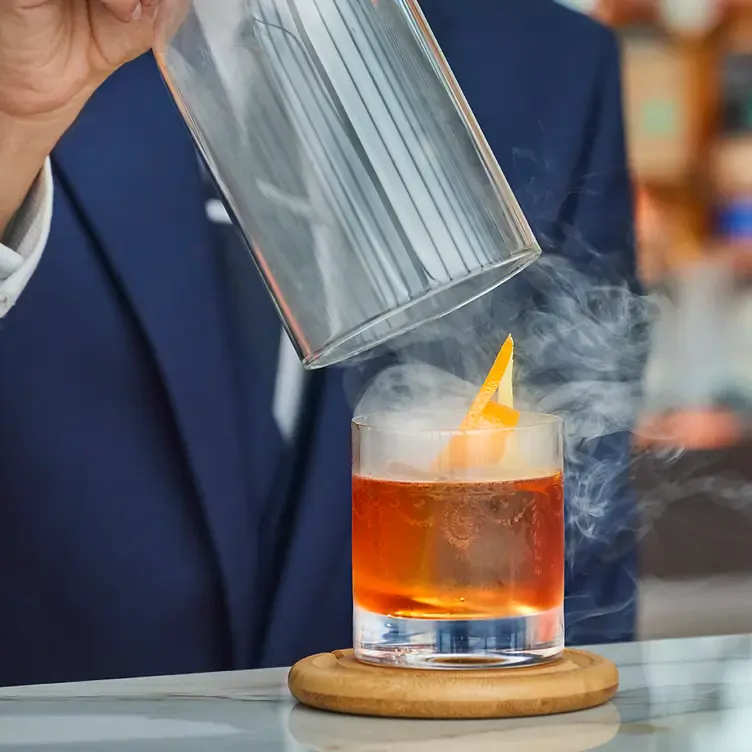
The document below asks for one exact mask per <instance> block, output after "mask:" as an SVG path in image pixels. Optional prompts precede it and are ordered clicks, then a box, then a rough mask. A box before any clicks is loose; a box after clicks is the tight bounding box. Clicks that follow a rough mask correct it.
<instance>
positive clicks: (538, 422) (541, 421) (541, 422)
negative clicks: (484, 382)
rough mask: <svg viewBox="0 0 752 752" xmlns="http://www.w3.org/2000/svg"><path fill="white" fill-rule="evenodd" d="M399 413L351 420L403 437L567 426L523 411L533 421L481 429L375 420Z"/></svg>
mask: <svg viewBox="0 0 752 752" xmlns="http://www.w3.org/2000/svg"><path fill="white" fill-rule="evenodd" d="M449 412H451V414H456V415H457V416H459V417H460V419H461V418H462V417H464V414H463V413H461V412H459V411H449ZM427 414H428V413H427V411H414V412H413V413H412V415H414V416H418V415H427ZM397 415H398V413H390V412H376V413H367V414H365V415H356V416H355V417H354V418H353V419H352V421H351V424H352V427H353V428H354V429H358V430H364V431H372V432H374V433H381V434H399V435H400V436H428V435H435V434H446V435H461V436H473V435H487V434H493V433H515V434H519V433H522V432H525V431H540V430H544V429H552V428H553V429H556V430H557V431H559V432H561V431H562V429H563V426H564V420H563V419H562V418H560V417H559V416H557V415H551V414H549V413H538V412H534V411H525V410H522V411H520V415H521V416H522V417H523V418H527V419H528V420H532V422H527V423H524V424H523V425H516V426H479V427H478V428H467V429H462V428H460V427H458V426H456V425H455V426H447V427H441V426H419V427H416V426H409V425H408V426H402V425H396V424H393V425H384V424H378V423H374V422H373V420H374V419H376V418H383V417H386V416H389V417H395V416H397Z"/></svg>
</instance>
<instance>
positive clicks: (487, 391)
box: [434, 335, 520, 470]
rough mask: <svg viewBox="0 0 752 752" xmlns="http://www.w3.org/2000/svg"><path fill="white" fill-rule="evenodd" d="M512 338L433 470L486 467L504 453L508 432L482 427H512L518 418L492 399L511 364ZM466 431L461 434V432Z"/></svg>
mask: <svg viewBox="0 0 752 752" xmlns="http://www.w3.org/2000/svg"><path fill="white" fill-rule="evenodd" d="M513 357H514V340H513V339H512V337H511V335H510V336H509V337H508V338H507V340H506V342H505V343H504V345H503V346H502V348H501V350H500V351H499V354H498V355H497V356H496V360H495V361H494V364H493V366H492V367H491V370H490V371H489V372H488V376H486V379H485V381H484V382H483V385H482V386H481V388H480V389H479V390H478V393H477V395H476V396H475V399H474V400H473V401H472V404H471V405H470V409H469V410H468V412H467V415H465V417H464V419H463V420H462V423H461V424H460V428H459V432H458V433H457V434H456V435H454V436H453V437H452V438H451V439H450V441H449V443H448V444H447V446H446V448H445V449H444V451H443V452H442V453H441V454H440V455H439V457H438V458H437V460H436V462H435V464H434V469H435V470H459V469H463V470H467V469H468V468H471V467H486V466H488V465H493V464H495V463H497V462H498V461H499V460H500V459H501V457H502V456H503V454H504V450H505V448H506V444H507V439H508V436H509V434H508V432H507V431H503V430H499V431H492V430H489V431H483V430H479V429H484V428H499V429H503V428H514V427H515V426H517V424H518V423H519V421H520V413H519V412H518V411H517V410H515V409H514V408H512V407H511V406H508V405H504V404H502V403H500V402H495V401H493V398H494V395H495V394H496V393H497V392H498V391H499V386H500V385H501V382H502V380H503V379H504V376H505V374H506V372H507V369H508V368H509V367H510V366H511V364H512V359H513ZM465 431H466V432H467V433H463V432H465Z"/></svg>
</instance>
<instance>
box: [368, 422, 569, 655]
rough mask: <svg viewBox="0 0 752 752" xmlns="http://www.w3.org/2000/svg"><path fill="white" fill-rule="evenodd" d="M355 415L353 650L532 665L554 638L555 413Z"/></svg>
mask: <svg viewBox="0 0 752 752" xmlns="http://www.w3.org/2000/svg"><path fill="white" fill-rule="evenodd" d="M461 418H462V416H461V415H460V416H456V415H448V414H440V413H430V414H429V413H415V414H407V415H405V414H390V413H382V414H372V415H366V416H362V417H357V418H356V419H355V420H354V421H353V581H354V601H355V615H354V648H355V653H356V656H357V657H358V659H360V660H361V661H364V662H367V663H375V664H384V665H391V666H410V667H419V668H456V669H467V668H472V667H478V668H489V667H501V666H520V665H533V664H537V663H541V662H544V661H547V660H551V659H553V658H556V657H557V656H558V655H559V654H560V653H561V652H562V650H563V648H564V609H563V606H564V490H563V448H562V446H563V441H562V423H561V421H560V420H559V419H558V418H555V417H552V416H548V415H539V414H526V413H522V414H521V416H520V419H519V421H518V423H517V425H516V426H515V427H511V428H510V427H496V426H492V427H486V428H479V429H475V430H459V429H456V428H447V427H446V426H457V425H460V423H461Z"/></svg>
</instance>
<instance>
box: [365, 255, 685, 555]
mask: <svg viewBox="0 0 752 752" xmlns="http://www.w3.org/2000/svg"><path fill="white" fill-rule="evenodd" d="M658 310H659V306H658V303H657V301H656V299H655V298H653V297H650V296H645V295H641V294H639V293H637V292H635V291H633V290H632V289H631V288H630V286H629V285H628V284H627V283H626V282H621V283H619V282H616V283H612V282H604V281H603V279H602V277H600V278H596V277H595V276H593V275H592V274H589V273H588V272H587V271H583V270H582V269H580V268H578V267H577V266H576V265H575V264H574V263H573V262H572V261H571V260H569V259H567V258H564V257H561V256H557V255H553V254H552V255H547V256H544V257H542V258H541V260H539V261H538V262H537V263H536V264H535V265H534V266H532V267H531V268H530V269H528V270H526V271H525V272H524V273H523V274H521V275H520V276H519V277H518V278H517V279H514V280H511V281H510V282H508V283H507V284H505V285H503V286H502V287H500V288H499V289H498V290H497V291H496V292H494V293H493V294H491V295H489V296H486V298H484V299H482V300H480V301H478V302H476V303H474V304H471V305H470V306H468V307H466V308H464V309H461V310H460V311H458V312H456V313H454V314H452V315H451V316H448V317H446V318H445V319H442V320H440V321H438V322H434V323H431V324H428V325H426V326H424V327H422V328H420V329H419V330H418V331H417V332H416V333H413V334H410V335H408V336H406V337H403V338H402V339H401V340H400V341H398V342H397V344H396V345H393V346H392V348H391V352H390V353H389V354H388V355H386V354H384V353H382V356H381V358H380V359H379V362H381V363H383V362H384V360H387V361H389V362H391V365H390V366H388V367H387V368H385V369H384V370H383V371H382V372H381V373H380V374H378V375H377V376H376V377H375V378H374V379H373V380H372V381H371V383H370V384H369V386H368V388H367V389H366V390H365V393H364V394H363V396H362V397H361V399H360V400H359V401H358V403H357V407H356V409H355V413H356V414H357V415H365V414H374V413H397V414H401V415H402V416H406V415H410V414H417V413H421V414H429V413H430V412H431V411H432V410H434V411H435V410H439V411H441V412H442V413H444V414H446V412H447V410H450V411H451V412H452V413H454V414H458V415H461V414H463V413H464V412H465V411H466V409H467V407H468V406H469V404H470V402H471V400H472V398H473V396H474V394H475V392H476V391H477V389H478V386H479V385H480V383H481V381H482V379H483V377H484V376H485V374H486V373H487V372H488V369H489V367H490V365H491V364H492V362H493V358H494V357H495V355H496V353H497V352H498V350H499V347H500V346H501V344H502V343H503V341H504V339H505V338H506V336H507V334H508V333H510V332H511V333H512V334H513V335H514V337H515V342H516V354H515V358H516V361H515V377H516V378H515V399H516V406H517V407H518V409H521V410H523V411H525V412H528V411H529V412H535V413H546V414H551V415H557V416H559V417H561V418H562V419H563V421H564V427H565V466H566V468H567V505H568V512H569V521H568V526H569V528H570V540H571V545H570V547H569V550H570V551H571V552H572V556H574V555H575V552H576V550H577V548H578V547H580V546H581V545H583V541H584V540H589V541H598V540H615V539H617V538H619V534H620V532H626V531H629V532H634V529H635V526H636V524H637V521H636V517H635V515H634V514H631V513H630V514H626V515H619V514H616V513H615V506H617V505H615V503H614V497H615V496H624V495H625V494H628V477H629V473H628V470H629V467H630V466H631V464H632V463H633V461H634V453H633V451H632V448H631V441H630V432H631V431H632V429H633V427H634V425H635V422H636V420H637V417H638V414H639V410H640V405H641V400H642V376H643V372H644V369H645V364H646V361H647V357H648V354H649V351H650V344H651V343H650V334H651V324H652V322H653V320H654V318H655V316H656V315H657V312H658ZM362 369H363V366H361V371H362ZM446 427H447V428H449V427H451V426H446ZM679 454H681V450H679V451H678V452H676V453H675V454H669V453H666V455H665V459H666V461H671V460H673V459H674V458H675V457H676V456H678V455H679ZM625 506H628V505H626V504H625Z"/></svg>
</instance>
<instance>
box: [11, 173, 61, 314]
mask: <svg viewBox="0 0 752 752" xmlns="http://www.w3.org/2000/svg"><path fill="white" fill-rule="evenodd" d="M52 195H53V185H52V168H51V166H50V161H49V159H48V160H47V161H46V162H45V165H44V169H43V170H42V172H41V173H39V177H38V178H37V179H36V182H35V183H34V185H33V186H32V188H31V190H30V191H29V195H28V196H27V197H26V200H25V201H24V203H23V205H22V206H21V208H20V209H19V210H18V211H17V212H16V214H15V215H14V217H13V219H11V221H10V224H9V225H8V227H7V229H6V231H5V234H4V235H3V237H2V238H0V240H2V242H1V243H0V318H2V317H3V316H5V315H6V314H7V313H8V311H10V309H11V308H13V306H14V305H15V304H16V301H17V300H18V298H19V296H20V295H21V293H22V292H23V291H24V288H25V287H26V285H27V283H28V282H29V280H30V279H31V276H32V274H33V273H34V270H35V269H36V268H37V265H38V264H39V259H40V258H41V257H42V253H43V251H44V247H45V246H46V245H47V238H48V237H49V234H50V226H51V225H52Z"/></svg>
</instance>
